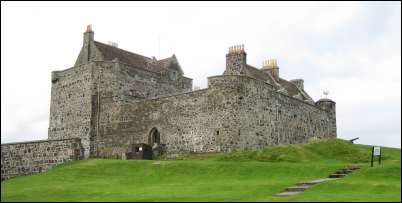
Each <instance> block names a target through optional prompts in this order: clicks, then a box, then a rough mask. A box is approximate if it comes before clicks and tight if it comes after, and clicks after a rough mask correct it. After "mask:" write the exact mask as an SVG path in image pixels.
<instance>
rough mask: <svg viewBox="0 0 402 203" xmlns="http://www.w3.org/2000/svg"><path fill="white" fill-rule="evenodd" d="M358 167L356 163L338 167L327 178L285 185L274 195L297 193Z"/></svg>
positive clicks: (341, 175) (341, 176) (337, 177)
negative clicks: (281, 190) (338, 168)
mask: <svg viewBox="0 0 402 203" xmlns="http://www.w3.org/2000/svg"><path fill="white" fill-rule="evenodd" d="M359 168H360V167H359V166H356V165H352V166H347V167H346V168H343V169H340V170H338V171H336V172H335V173H333V174H331V175H329V176H328V178H323V179H317V180H312V181H306V182H299V183H296V185H294V186H290V187H287V188H286V189H285V190H284V191H283V192H281V193H278V194H276V196H290V195H295V194H298V193H300V192H303V191H304V190H306V189H307V188H310V187H312V186H313V185H316V184H319V183H322V182H326V181H331V180H337V179H339V178H343V177H345V176H346V175H347V174H349V173H351V172H353V171H354V170H357V169H359Z"/></svg>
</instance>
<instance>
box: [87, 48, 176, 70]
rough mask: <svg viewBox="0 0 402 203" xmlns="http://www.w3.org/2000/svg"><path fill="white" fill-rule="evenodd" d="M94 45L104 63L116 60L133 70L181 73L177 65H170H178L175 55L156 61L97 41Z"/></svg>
mask: <svg viewBox="0 0 402 203" xmlns="http://www.w3.org/2000/svg"><path fill="white" fill-rule="evenodd" d="M94 44H95V47H96V48H97V50H98V51H99V52H100V53H101V55H102V57H103V60H105V61H113V60H115V59H117V60H118V61H120V62H122V63H126V64H128V65H130V66H133V67H135V68H141V69H146V70H148V71H152V72H163V71H166V70H168V69H171V68H174V69H177V70H178V71H180V72H181V73H183V71H182V70H181V68H180V66H179V65H178V66H173V65H171V64H172V63H177V64H178V61H177V59H176V56H175V55H173V56H172V57H169V58H165V59H162V60H156V59H155V58H149V57H146V56H142V55H139V54H136V53H132V52H129V51H126V50H123V49H120V48H117V47H114V46H111V45H107V44H104V43H101V42H98V41H94ZM177 67H178V68H177Z"/></svg>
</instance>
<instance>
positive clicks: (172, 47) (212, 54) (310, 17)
mask: <svg viewBox="0 0 402 203" xmlns="http://www.w3.org/2000/svg"><path fill="white" fill-rule="evenodd" d="M88 24H91V25H92V28H93V30H94V32H95V40H96V41H100V42H104V43H107V42H109V41H112V42H116V43H117V44H118V46H119V48H122V49H125V50H128V51H131V52H134V53H138V54H141V55H144V56H148V57H152V56H155V57H156V58H158V59H161V58H166V57H170V56H171V55H173V54H175V55H176V57H177V58H178V60H179V63H180V65H181V67H182V68H183V70H184V73H185V76H187V77H190V78H193V79H194V80H193V85H194V86H197V87H200V88H206V87H207V77H209V76H213V75H220V74H222V73H223V71H224V69H225V55H226V53H227V51H228V47H230V46H233V45H238V44H244V47H245V51H246V52H247V63H248V64H250V65H253V66H255V67H258V68H260V67H261V65H262V61H264V60H267V59H271V58H276V59H277V60H278V65H279V68H280V70H279V74H280V77H282V78H284V79H287V80H291V79H298V78H302V79H304V87H305V90H306V91H307V92H308V93H309V94H310V96H312V97H313V99H314V100H315V101H317V100H318V99H320V98H322V97H324V96H323V91H325V90H328V91H329V95H328V98H330V99H332V100H334V101H335V102H336V114H337V117H336V119H337V133H338V138H341V139H352V138H355V137H359V140H357V141H356V142H355V143H359V144H369V145H379V146H389V147H398V148H400V147H401V2H112V3H111V2H36V3H31V2H1V143H8V142H19V141H29V140H40V139H47V128H48V124H49V110H50V90H51V80H50V79H51V78H50V76H51V71H55V70H64V69H67V68H70V67H72V66H73V65H74V62H75V60H76V58H77V56H78V54H79V51H80V49H81V46H82V41H83V32H84V31H85V28H86V25H88Z"/></svg>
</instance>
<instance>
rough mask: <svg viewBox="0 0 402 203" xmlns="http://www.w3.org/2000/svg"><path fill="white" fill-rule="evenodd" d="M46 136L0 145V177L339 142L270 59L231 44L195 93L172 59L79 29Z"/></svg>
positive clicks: (300, 84) (322, 113) (320, 107)
mask: <svg viewBox="0 0 402 203" xmlns="http://www.w3.org/2000/svg"><path fill="white" fill-rule="evenodd" d="M50 82H51V84H52V88H51V101H50V117H49V128H48V140H46V141H39V142H27V143H14V144H2V146H1V148H2V157H1V163H2V170H1V176H2V179H3V177H4V178H9V177H12V176H17V175H24V174H30V173H33V172H41V171H45V170H47V169H48V168H49V167H51V166H53V165H55V164H58V163H61V162H64V161H66V160H75V159H79V158H81V157H83V158H90V157H107V158H109V157H119V156H122V154H126V153H129V152H130V150H132V147H131V146H133V145H136V144H139V143H144V144H147V145H149V146H151V147H152V149H153V153H154V154H155V155H158V154H160V153H167V154H168V155H169V156H170V155H172V156H174V155H175V154H178V153H188V152H196V153H205V152H220V151H231V150H234V149H258V148H263V147H267V146H272V145H278V144H292V143H305V142H308V140H310V139H320V138H336V136H337V132H336V106H335V102H334V101H332V100H330V99H320V100H318V101H316V102H315V101H314V100H313V99H312V98H311V97H310V96H309V95H308V93H307V92H306V90H305V89H304V80H303V79H296V80H291V81H288V80H285V79H283V78H282V77H280V75H279V66H278V64H277V60H276V59H270V60H267V61H265V62H264V63H263V66H262V67H261V68H256V67H254V66H251V65H249V64H247V53H246V51H245V49H244V45H240V46H234V47H230V48H229V52H228V53H227V54H226V67H225V71H224V72H223V74H222V75H218V76H212V77H208V87H207V88H205V89H200V90H196V91H193V90H192V79H191V78H188V77H185V76H184V71H183V68H182V67H181V65H180V63H179V61H178V59H177V57H176V55H175V54H173V55H172V56H171V57H167V58H164V59H156V58H155V57H146V56H142V55H139V54H136V53H132V52H129V51H126V50H123V49H120V48H118V47H116V46H111V45H107V44H104V43H101V42H98V41H95V37H94V31H93V30H92V27H91V26H88V27H87V30H86V31H85V32H84V36H83V43H82V48H81V50H80V53H79V55H78V57H77V59H76V61H75V64H74V66H73V67H70V68H67V69H65V70H61V71H53V72H52V73H51V81H50Z"/></svg>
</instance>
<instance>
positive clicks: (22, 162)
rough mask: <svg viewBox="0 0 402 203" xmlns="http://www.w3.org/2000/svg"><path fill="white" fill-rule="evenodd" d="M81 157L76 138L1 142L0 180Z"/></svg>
mask: <svg viewBox="0 0 402 203" xmlns="http://www.w3.org/2000/svg"><path fill="white" fill-rule="evenodd" d="M81 158H82V147H81V141H80V139H78V138H73V139H62V140H40V141H31V142H20V143H9V144H2V145H1V180H2V181H3V180H6V179H9V178H12V177H15V176H21V175H29V174H32V173H40V172H44V171H47V170H48V169H50V168H51V167H53V166H55V165H57V164H61V163H64V162H66V161H70V160H78V159H81Z"/></svg>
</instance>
